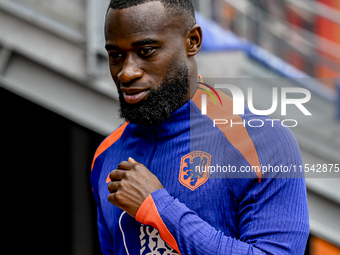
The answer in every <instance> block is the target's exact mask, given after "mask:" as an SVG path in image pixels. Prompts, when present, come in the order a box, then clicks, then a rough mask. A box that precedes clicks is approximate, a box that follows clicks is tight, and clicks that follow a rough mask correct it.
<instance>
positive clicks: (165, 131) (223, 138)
mask: <svg viewBox="0 0 340 255" xmlns="http://www.w3.org/2000/svg"><path fill="white" fill-rule="evenodd" d="M105 39H106V46H105V47H106V50H107V51H108V54H109V59H110V71H111V75H112V78H113V80H114V82H115V84H116V86H117V89H118V92H119V97H120V104H121V109H120V115H121V117H123V118H124V119H125V120H126V122H125V123H124V124H123V125H121V126H120V127H119V128H118V129H117V130H115V131H114V132H113V133H112V134H111V135H110V136H108V137H107V138H106V139H105V140H104V141H103V142H102V144H101V145H100V146H99V147H98V149H97V151H96V154H95V156H94V160H93V164H92V175H91V182H92V186H93V192H94V196H95V199H96V202H97V205H98V229H99V238H100V243H101V247H102V251H103V253H104V254H105V255H106V254H143V255H145V254H178V253H179V254H183V255H184V254H205V255H206V254H294V255H296V254H303V253H304V249H305V245H306V241H307V238H308V233H309V226H308V209H307V199H306V188H305V182H304V179H303V178H291V179H279V178H266V177H271V176H270V175H268V176H265V175H264V176H262V173H261V172H256V174H255V173H254V172H250V173H246V174H243V175H240V174H239V171H238V170H239V169H241V167H248V168H249V167H255V168H254V169H256V167H257V168H258V169H259V168H260V167H261V165H267V164H271V165H272V166H277V165H280V164H281V165H286V164H296V165H298V164H301V155H300V151H299V148H298V145H297V143H296V141H295V139H294V138H293V137H292V134H291V133H290V131H289V130H288V129H286V128H284V127H282V126H280V125H276V124H275V125H274V127H272V126H269V127H264V128H262V129H251V128H250V127H249V126H243V125H234V126H233V127H230V126H227V125H224V126H217V127H214V126H213V122H212V119H213V117H214V115H219V114H220V115H219V116H220V118H221V117H222V116H221V115H223V117H224V118H228V119H230V120H232V121H234V123H240V122H242V119H243V120H246V119H247V118H251V114H250V112H249V110H248V109H247V107H245V109H246V112H245V115H244V116H242V117H241V116H235V115H232V99H231V98H229V97H227V96H226V95H224V94H223V93H221V92H216V91H214V90H213V89H212V90H211V91H212V92H214V93H215V92H216V93H218V94H216V95H218V98H219V100H220V105H215V104H214V102H213V100H212V99H211V98H210V97H208V99H207V105H208V106H209V108H208V109H211V110H208V113H207V115H202V112H201V109H200V107H201V100H202V98H203V97H202V95H203V94H205V93H206V92H205V91H208V90H209V88H207V87H204V86H203V85H200V87H198V84H199V83H198V82H196V81H197V77H198V73H197V66H196V60H195V55H196V54H197V53H198V52H199V50H200V48H201V44H202V31H201V28H200V26H199V25H197V24H196V22H195V14H194V9H193V5H192V2H191V0H177V1H171V0H160V1H150V0H131V1H119V0H112V1H111V3H110V6H109V9H108V12H107V16H106V21H105ZM201 82H202V80H201ZM213 107H215V108H213ZM256 118H257V119H259V118H262V117H261V116H256ZM263 118H266V119H268V117H263ZM212 166H216V168H217V169H218V168H221V167H222V166H224V167H227V166H228V167H229V168H230V167H231V169H237V172H236V173H235V171H233V170H232V171H223V172H222V171H220V172H219V174H218V175H214V174H213V173H209V171H206V169H207V167H212ZM272 177H275V176H272ZM261 178H262V179H261Z"/></svg>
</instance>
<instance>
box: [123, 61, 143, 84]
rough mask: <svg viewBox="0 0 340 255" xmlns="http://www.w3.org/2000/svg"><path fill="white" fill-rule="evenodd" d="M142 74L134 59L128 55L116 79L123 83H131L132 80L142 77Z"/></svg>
mask: <svg viewBox="0 0 340 255" xmlns="http://www.w3.org/2000/svg"><path fill="white" fill-rule="evenodd" d="M142 75H143V72H142V70H141V69H140V68H139V67H138V60H136V59H134V57H133V56H131V55H128V56H126V59H125V61H124V65H123V67H122V70H120V72H119V73H118V75H117V78H118V79H119V80H120V81H121V82H124V83H128V82H131V81H132V80H134V79H137V78H140V77H142Z"/></svg>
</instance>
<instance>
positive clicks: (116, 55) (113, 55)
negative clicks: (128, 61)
mask: <svg viewBox="0 0 340 255" xmlns="http://www.w3.org/2000/svg"><path fill="white" fill-rule="evenodd" d="M109 57H110V58H111V59H119V58H122V57H123V54H122V53H120V52H111V53H109Z"/></svg>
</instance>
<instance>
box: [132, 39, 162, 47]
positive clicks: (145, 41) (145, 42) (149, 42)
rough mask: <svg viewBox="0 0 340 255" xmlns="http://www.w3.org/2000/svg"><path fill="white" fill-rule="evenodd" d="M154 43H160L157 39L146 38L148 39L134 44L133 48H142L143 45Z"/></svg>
mask: <svg viewBox="0 0 340 255" xmlns="http://www.w3.org/2000/svg"><path fill="white" fill-rule="evenodd" d="M153 43H158V41H157V40H155V39H151V38H146V39H142V40H139V41H137V42H134V43H132V45H133V46H142V45H145V44H153Z"/></svg>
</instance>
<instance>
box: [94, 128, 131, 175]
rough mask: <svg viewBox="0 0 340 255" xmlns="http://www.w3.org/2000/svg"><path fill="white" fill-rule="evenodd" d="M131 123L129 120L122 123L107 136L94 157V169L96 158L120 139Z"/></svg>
mask: <svg viewBox="0 0 340 255" xmlns="http://www.w3.org/2000/svg"><path fill="white" fill-rule="evenodd" d="M128 124H129V122H125V123H123V124H122V125H120V126H119V127H118V128H117V129H116V130H115V131H113V132H112V133H111V134H110V135H109V136H107V137H106V138H105V139H104V140H103V141H102V142H101V144H100V145H99V146H98V148H97V150H96V152H95V154H94V157H93V161H92V166H91V170H92V169H93V166H94V164H95V161H96V159H97V158H98V157H99V156H100V155H101V154H102V153H103V152H105V151H106V150H107V149H108V148H109V147H110V146H111V145H113V144H114V143H115V142H117V141H118V139H119V138H120V137H121V136H122V134H123V132H124V130H125V128H126V127H127V125H128Z"/></svg>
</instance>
